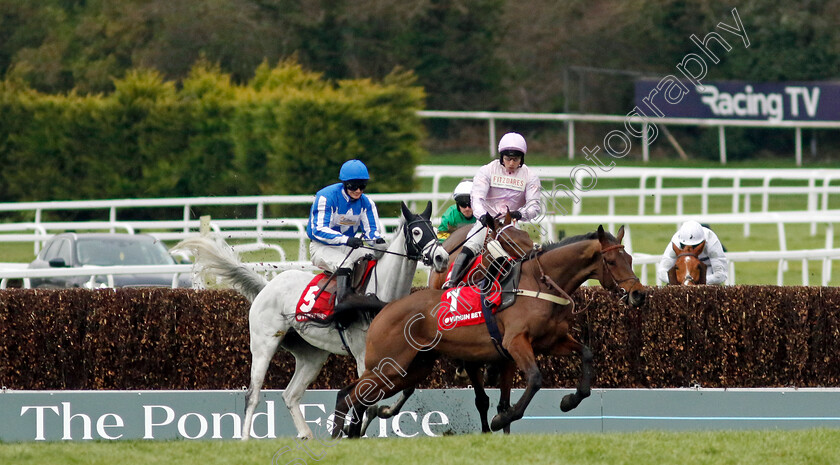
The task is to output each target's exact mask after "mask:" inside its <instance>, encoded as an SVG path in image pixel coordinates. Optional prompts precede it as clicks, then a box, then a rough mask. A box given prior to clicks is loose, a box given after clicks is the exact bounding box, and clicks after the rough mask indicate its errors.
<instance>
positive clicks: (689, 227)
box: [677, 220, 706, 245]
mask: <svg viewBox="0 0 840 465" xmlns="http://www.w3.org/2000/svg"><path fill="white" fill-rule="evenodd" d="M677 240H679V241H680V243H681V244H685V245H697V244H699V243H701V242H703V241H705V240H706V232H705V231H704V230H703V226H702V225H701V224H700V223H698V222H696V221H693V220H689V221H686V222H685V223H683V224H682V226H680V230H679V231H677Z"/></svg>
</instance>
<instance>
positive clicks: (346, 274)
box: [335, 268, 353, 305]
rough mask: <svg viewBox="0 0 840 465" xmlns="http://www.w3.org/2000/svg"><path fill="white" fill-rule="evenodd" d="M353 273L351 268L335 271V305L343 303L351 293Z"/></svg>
mask: <svg viewBox="0 0 840 465" xmlns="http://www.w3.org/2000/svg"><path fill="white" fill-rule="evenodd" d="M352 272H353V270H351V269H350V268H339V269H337V270H335V286H336V288H335V304H336V305H338V304H339V303H341V302H342V301H343V300H344V299H345V298H347V296H348V295H350V293H351V292H353V290H352V289H350V275H351V273H352Z"/></svg>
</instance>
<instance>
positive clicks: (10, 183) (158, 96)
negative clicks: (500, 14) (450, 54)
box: [0, 62, 424, 202]
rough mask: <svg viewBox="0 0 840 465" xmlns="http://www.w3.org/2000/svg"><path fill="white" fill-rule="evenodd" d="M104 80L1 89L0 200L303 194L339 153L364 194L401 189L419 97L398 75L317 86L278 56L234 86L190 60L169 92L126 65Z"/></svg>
mask: <svg viewBox="0 0 840 465" xmlns="http://www.w3.org/2000/svg"><path fill="white" fill-rule="evenodd" d="M115 87H116V90H115V91H114V92H113V93H111V94H108V95H93V96H79V95H75V94H70V95H44V94H40V93H37V92H34V91H32V90H31V89H28V88H26V87H25V86H23V85H21V84H19V83H15V82H12V81H6V82H3V83H0V163H2V165H3V167H4V169H3V170H2V171H0V186H2V187H0V201H2V202H9V201H30V200H39V201H40V200H74V199H100V198H138V197H179V196H210V195H253V194H312V193H314V192H315V191H316V190H318V189H320V188H321V187H323V186H325V185H327V184H330V183H333V182H337V178H338V169H339V167H340V166H341V164H342V163H343V162H344V161H346V160H349V159H351V158H359V159H361V160H362V161H364V162H365V163H367V164H368V166H369V167H370V170H371V175H372V178H373V181H374V182H373V183H372V184H371V186H370V187H371V189H370V190H371V192H378V191H379V192H382V191H390V192H394V191H398V192H407V191H410V190H412V188H413V187H414V185H413V182H414V181H413V172H414V166H415V165H416V163H417V160H418V157H419V155H420V153H421V150H422V149H421V148H420V141H421V138H422V136H423V132H422V131H423V130H422V124H421V122H420V120H419V118H417V116H416V111H417V110H419V109H422V105H423V99H424V94H423V91H422V89H421V88H419V87H416V86H415V85H414V81H413V77H412V76H411V75H410V74H400V73H394V74H392V75H390V76H388V77H387V78H386V79H385V80H384V81H383V82H381V83H374V82H371V81H369V80H354V81H340V82H337V83H330V82H326V81H324V80H323V79H322V78H321V76H320V75H319V74H317V73H312V72H307V71H305V70H303V69H302V68H301V67H300V66H299V65H297V64H296V63H293V62H283V63H280V64H279V65H277V66H276V67H273V68H272V67H269V66H268V65H266V64H263V65H262V66H260V67H259V69H258V70H257V71H256V74H255V77H254V79H253V80H252V81H251V82H249V83H248V84H247V85H242V86H238V85H233V84H231V82H230V77H229V76H228V75H225V74H223V73H221V72H220V71H219V69H218V68H217V67H214V66H211V65H208V64H206V63H199V64H198V65H196V67H195V68H194V69H193V70H192V72H191V73H190V75H189V77H188V78H186V79H185V80H184V81H183V82H181V83H179V85H177V86H176V84H175V83H172V82H165V81H164V80H163V79H162V77H161V76H160V74H158V73H157V72H155V71H144V70H136V71H133V72H131V73H129V74H128V75H127V76H126V77H125V78H124V79H120V80H117V81H116V82H115Z"/></svg>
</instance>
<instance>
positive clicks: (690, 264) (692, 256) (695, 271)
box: [668, 241, 706, 286]
mask: <svg viewBox="0 0 840 465" xmlns="http://www.w3.org/2000/svg"><path fill="white" fill-rule="evenodd" d="M705 246H706V241H703V242H701V243H699V244H697V245H686V246H684V247H683V248H682V249H680V248H679V247H677V246H676V244H674V243H673V242H672V243H671V247H672V248H673V249H674V253H676V254H677V261H676V262H675V263H674V266H673V268H671V269H670V270H669V271H668V284H682V285H683V286H693V285H697V284H706V264H705V263H703V261H702V260H700V258H699V257H700V254H701V253H703V248H704V247H705Z"/></svg>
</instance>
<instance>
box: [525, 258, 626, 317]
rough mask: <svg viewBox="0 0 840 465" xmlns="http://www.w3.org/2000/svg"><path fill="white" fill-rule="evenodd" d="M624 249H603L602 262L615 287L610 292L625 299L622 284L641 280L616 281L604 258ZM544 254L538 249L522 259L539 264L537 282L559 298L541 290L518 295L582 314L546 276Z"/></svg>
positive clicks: (574, 313) (526, 291) (566, 295)
mask: <svg viewBox="0 0 840 465" xmlns="http://www.w3.org/2000/svg"><path fill="white" fill-rule="evenodd" d="M623 248H624V245H623V244H615V245H611V246H609V247H605V248H603V249H601V261H602V263H603V267H604V270H606V273H607V274H608V275H609V277H610V279H611V280H612V282H613V286H611V287H610V288H609V289H608V290H609V291H610V292H613V293H616V294H622V297H623V295H626V294H627V291H625V290H624V288H622V287H621V284H622V283H624V282H626V281H637V282H638V281H639V278H637V277H635V276H631V277H629V278H626V279H622V280H618V279H616V277H615V275H614V274H613V272H612V270H610V267H609V266H608V265H607V259H606V257H604V254H605V253H606V252H609V251H612V250H619V249H623ZM542 252H543V251H542V250H540V249H538V248H535V249H534V250H532V251H531V253H529V254H528V255H527V256H525V257H522V258H521V261H522V262H526V261H528V260H534V261H535V262H536V263H537V267H538V268H539V273H540V276H539V277H538V276H537V274H536V270H534V278H535V279H536V280H537V282H540V283H543V284H545V286H546V287H548V288H549V289H550V290H551V289H553V290H554V291H556V292H557V293H558V294H560V296H559V297H558V296H555V295H552V294H544V293H542V292H540V291H539V290H537V291H529V290H527V289H517V290H516V293H517V295H525V296H528V297H535V298H537V299H541V300H546V301H549V302H553V303H557V304H560V305H569V304H571V305H572V314H573V315H577V314H578V313H581V312H582V311H583V310H577V308H576V307H575V303H574V301H573V300H572V298H571V297H570V296H569V294H568V293H567V292H566V291H564V290H563V289H562V288H561V287H560V286H559V285H558V284H557V283H556V282H555V281H554V280H553V279H552V278H551V276H549V275H548V274H546V272H545V269H544V268H543V266H542V262H540V255H542ZM619 289H620V290H621V291H620V292H618V291H617V290H619Z"/></svg>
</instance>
